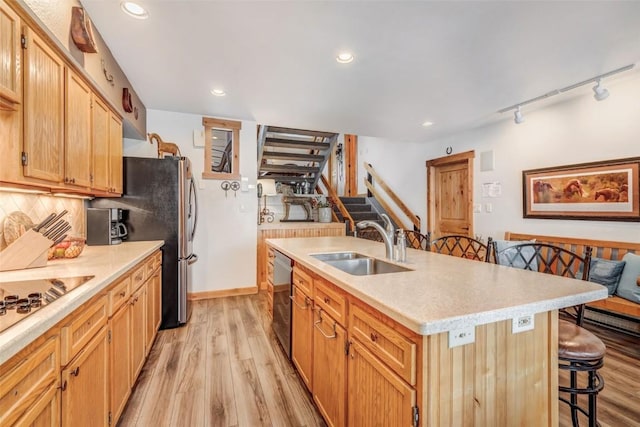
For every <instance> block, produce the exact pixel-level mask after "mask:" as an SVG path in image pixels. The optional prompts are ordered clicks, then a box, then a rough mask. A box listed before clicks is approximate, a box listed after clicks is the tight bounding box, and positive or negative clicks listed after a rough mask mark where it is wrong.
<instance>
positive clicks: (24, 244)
mask: <svg viewBox="0 0 640 427" xmlns="http://www.w3.org/2000/svg"><path fill="white" fill-rule="evenodd" d="M51 245H53V241H52V240H49V239H47V238H46V237H44V236H43V235H42V234H40V233H38V232H36V231H33V230H27V232H26V233H24V234H23V235H22V236H20V237H19V238H18V239H17V240H16V241H14V242H13V243H12V244H11V245H9V246H7V247H6V248H5V249H4V250H3V251H2V252H0V271H8V270H22V269H24V268H35V267H44V266H45V265H47V252H48V250H49V248H50V247H51Z"/></svg>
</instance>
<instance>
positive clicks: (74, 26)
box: [71, 6, 98, 53]
mask: <svg viewBox="0 0 640 427" xmlns="http://www.w3.org/2000/svg"><path fill="white" fill-rule="evenodd" d="M71 38H72V39H73V43H75V45H76V46H77V47H78V49H80V50H81V51H82V52H84V53H97V52H98V48H97V47H96V42H95V40H94V39H93V28H92V26H91V20H90V19H89V16H87V14H85V13H84V9H83V8H82V7H80V6H74V7H72V8H71Z"/></svg>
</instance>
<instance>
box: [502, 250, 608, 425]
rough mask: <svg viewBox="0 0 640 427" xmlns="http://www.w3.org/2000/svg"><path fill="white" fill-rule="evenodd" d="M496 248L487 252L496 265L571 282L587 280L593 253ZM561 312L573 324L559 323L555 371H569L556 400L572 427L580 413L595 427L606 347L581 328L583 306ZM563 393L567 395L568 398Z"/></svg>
mask: <svg viewBox="0 0 640 427" xmlns="http://www.w3.org/2000/svg"><path fill="white" fill-rule="evenodd" d="M495 246H496V245H495V242H494V243H493V244H492V245H491V249H490V251H491V252H492V253H493V259H494V260H495V262H496V263H498V264H501V265H508V266H511V267H517V268H522V269H525V270H533V271H537V272H540V273H546V274H554V275H557V276H563V277H569V278H573V279H582V280H588V279H589V265H590V263H591V252H592V249H591V247H590V246H587V247H586V248H585V255H584V257H582V256H580V255H578V254H576V253H574V252H571V251H569V250H567V249H564V248H561V247H559V246H554V245H549V244H545V243H535V242H528V243H520V244H515V245H512V246H509V247H506V248H504V249H502V250H500V251H497V250H496V248H495ZM561 311H563V312H564V313H566V314H568V315H569V316H571V318H572V319H573V322H570V321H567V320H563V319H560V320H559V321H558V368H559V369H561V370H566V371H568V372H569V385H563V384H560V385H559V386H558V390H559V391H560V393H561V394H560V395H559V396H558V398H559V399H560V401H561V402H564V403H566V404H567V405H569V407H570V408H571V421H572V423H573V426H574V427H579V426H580V423H579V419H578V414H579V413H582V414H584V415H585V416H586V417H587V418H588V420H589V427H596V426H597V425H598V421H597V405H596V403H597V397H598V393H599V392H600V391H601V390H602V389H603V388H604V380H603V379H602V376H601V375H600V373H599V372H598V369H600V368H601V367H602V366H603V364H604V355H605V352H606V347H605V345H604V344H603V343H602V341H601V340H600V339H599V338H598V337H596V336H595V335H594V334H592V333H591V332H589V331H588V330H586V329H584V328H582V321H583V319H584V304H581V305H578V306H575V307H571V308H570V309H565V310H561ZM580 373H585V374H586V376H587V378H586V381H583V382H581V383H579V382H578V374H580ZM562 393H567V394H568V398H567V397H565V395H563V394H562ZM581 394H583V395H587V400H588V409H584V408H582V407H580V406H579V404H578V396H579V395H581Z"/></svg>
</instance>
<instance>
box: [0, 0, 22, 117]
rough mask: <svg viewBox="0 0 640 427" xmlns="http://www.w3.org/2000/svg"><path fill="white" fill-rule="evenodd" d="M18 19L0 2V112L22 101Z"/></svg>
mask: <svg viewBox="0 0 640 427" xmlns="http://www.w3.org/2000/svg"><path fill="white" fill-rule="evenodd" d="M21 85H22V77H21V75H20V17H18V15H17V14H16V13H15V12H14V11H13V10H12V9H11V8H10V7H9V5H7V3H6V2H5V1H4V0H0V110H14V109H15V105H14V104H19V103H20V101H21V99H22V96H21V94H22V86H21Z"/></svg>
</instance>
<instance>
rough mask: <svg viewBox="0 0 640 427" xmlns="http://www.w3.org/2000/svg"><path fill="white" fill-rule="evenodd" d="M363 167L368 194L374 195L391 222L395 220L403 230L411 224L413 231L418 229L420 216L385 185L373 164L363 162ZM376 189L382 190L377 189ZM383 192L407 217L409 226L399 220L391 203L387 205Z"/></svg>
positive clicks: (407, 228)
mask: <svg viewBox="0 0 640 427" xmlns="http://www.w3.org/2000/svg"><path fill="white" fill-rule="evenodd" d="M364 168H365V170H366V171H367V177H366V178H365V181H364V184H365V185H366V186H367V191H368V193H369V194H370V196H373V197H375V199H376V200H377V201H378V203H380V205H381V206H382V208H383V209H384V210H385V211H387V214H388V215H389V217H391V219H392V220H393V222H395V223H396V224H397V225H398V226H399V227H401V228H404V229H405V230H409V229H411V228H410V227H411V226H413V230H414V231H420V217H419V216H418V215H416V214H414V213H413V212H411V209H409V208H408V207H407V205H405V204H404V202H403V201H402V200H401V199H400V197H398V195H397V194H396V193H394V192H393V190H392V189H391V188H390V187H389V186H388V185H387V183H386V182H384V180H383V179H382V178H381V177H380V175H378V173H377V172H376V171H375V170H373V166H371V165H370V164H369V163H366V162H365V163H364ZM374 182H375V186H374ZM378 189H380V190H382V191H379V190H378ZM383 192H384V193H386V195H387V196H388V198H389V199H390V200H391V201H392V202H393V203H394V204H395V206H397V207H398V208H399V209H400V210H401V211H402V213H403V214H404V215H405V216H406V217H407V218H408V219H409V221H411V226H409V227H408V226H407V225H405V223H404V222H403V221H401V220H400V218H399V217H398V215H396V213H395V212H394V210H393V209H392V207H391V205H389V203H387V201H386V199H384V198H383V197H382V194H383Z"/></svg>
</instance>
